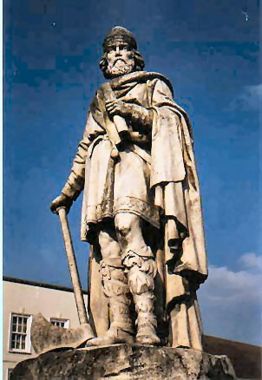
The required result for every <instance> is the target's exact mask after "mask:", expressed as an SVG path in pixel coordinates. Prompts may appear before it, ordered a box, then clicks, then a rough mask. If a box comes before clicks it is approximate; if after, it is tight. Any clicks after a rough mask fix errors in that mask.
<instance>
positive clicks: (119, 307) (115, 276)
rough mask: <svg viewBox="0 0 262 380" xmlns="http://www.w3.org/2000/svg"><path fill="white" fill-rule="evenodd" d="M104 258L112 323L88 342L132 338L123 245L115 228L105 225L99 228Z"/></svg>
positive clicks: (104, 281) (102, 266) (129, 340)
mask: <svg viewBox="0 0 262 380" xmlns="http://www.w3.org/2000/svg"><path fill="white" fill-rule="evenodd" d="M98 239H99V245H100V249H101V255H102V260H101V262H100V273H101V281H102V286H103V291H104V294H105V296H106V297H107V298H108V303H109V309H110V327H109V330H108V331H107V332H106V334H105V335H104V336H101V337H98V338H94V339H92V340H90V341H89V342H88V345H93V346H100V345H107V344H115V343H121V342H125V343H132V342H133V335H132V333H133V324H132V321H131V318H130V315H129V307H130V292H129V287H128V284H127V277H126V274H125V273H124V267H123V265H122V262H121V257H120V247H119V244H118V242H117V241H116V240H115V236H114V232H113V231H112V230H110V229H109V228H108V227H104V228H103V229H102V230H101V231H100V232H99V236H98Z"/></svg>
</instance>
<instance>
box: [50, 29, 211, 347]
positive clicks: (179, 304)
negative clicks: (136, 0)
mask: <svg viewBox="0 0 262 380" xmlns="http://www.w3.org/2000/svg"><path fill="white" fill-rule="evenodd" d="M103 49H104V54H103V56H102V59H101V61H100V68H101V70H102V71H103V74H104V76H105V78H106V79H108V80H109V81H108V82H106V83H105V84H103V85H102V86H101V87H100V88H99V89H98V91H97V93H96V95H95V97H94V99H93V101H92V104H91V106H90V110H89V113H88V117H87V122H86V127H85V131H84V135H83V139H82V140H81V141H80V143H79V146H78V150H77V153H76V156H75V158H74V161H73V166H72V169H71V172H70V174H69V177H68V179H67V181H66V184H65V186H64V187H63V189H62V192H61V195H59V196H58V197H57V198H56V199H55V200H54V201H53V202H52V204H51V210H52V211H53V212H57V210H58V209H59V207H65V208H66V210H67V212H68V211H69V209H70V207H71V205H72V203H73V201H75V200H76V199H77V197H78V195H79V194H80V192H81V191H83V207H82V223H81V239H82V240H83V241H86V242H89V243H90V247H91V248H90V261H89V284H90V285H89V292H90V294H89V316H90V319H91V321H92V327H93V329H94V331H95V332H96V334H97V337H95V338H93V339H91V340H90V341H89V342H88V343H89V344H90V345H93V346H99V345H106V344H116V343H120V342H126V343H132V342H134V341H135V342H137V343H140V344H150V345H159V344H162V345H169V346H172V347H190V348H194V349H200V350H201V349H202V344H201V336H202V328H201V319H200V312H199V307H198V301H197V296H196V291H197V289H198V287H199V285H200V284H201V283H203V282H204V281H205V279H206V278H207V262H206V252H205V243H204V233H203V223H202V213H201V200H200V193H199V183H198V177H197V172H196V166H195V159H194V152H193V137H192V129H191V125H190V121H189V119H188V116H187V114H186V112H185V111H184V110H183V109H182V108H181V107H180V106H178V105H177V104H176V103H175V101H174V100H173V90H172V85H171V83H170V82H169V80H168V79H167V78H166V77H164V76H163V75H161V74H158V73H154V72H146V71H144V70H143V69H144V60H143V57H142V56H141V54H140V53H139V52H138V50H137V43H136V40H135V38H134V36H133V34H132V33H131V32H129V31H128V30H127V29H125V28H122V27H114V28H113V29H112V30H111V31H110V32H109V33H108V35H107V36H106V37H105V40H104V43H103Z"/></svg>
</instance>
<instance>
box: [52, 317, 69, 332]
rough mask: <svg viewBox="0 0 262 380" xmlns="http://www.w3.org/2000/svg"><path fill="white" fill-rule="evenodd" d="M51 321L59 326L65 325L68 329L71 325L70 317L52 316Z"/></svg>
mask: <svg viewBox="0 0 262 380" xmlns="http://www.w3.org/2000/svg"><path fill="white" fill-rule="evenodd" d="M50 322H51V323H52V325H54V326H57V327H63V328H65V329H68V327H69V320H68V319H58V318H50Z"/></svg>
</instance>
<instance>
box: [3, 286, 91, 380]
mask: <svg viewBox="0 0 262 380" xmlns="http://www.w3.org/2000/svg"><path fill="white" fill-rule="evenodd" d="M3 292H4V323H3V328H4V331H3V345H4V346H3V359H4V363H3V364H4V365H3V370H4V377H3V379H4V380H6V379H7V370H8V368H14V367H15V365H16V364H17V363H18V362H19V361H21V360H25V359H29V358H30V357H31V356H32V355H33V354H34V351H33V348H32V347H31V354H25V353H13V352H10V350H9V344H10V342H9V337H10V320H11V313H18V314H29V315H34V314H37V313H39V312H40V313H42V314H43V316H44V317H45V318H46V319H47V320H48V321H49V320H50V318H59V319H60V318H61V319H68V320H69V328H75V327H78V326H79V321H78V316H77V311H76V306H75V301H74V294H73V292H70V291H65V290H57V289H49V288H44V287H40V286H35V285H27V284H21V283H16V282H12V281H4V282H3ZM84 299H85V302H87V296H86V295H84Z"/></svg>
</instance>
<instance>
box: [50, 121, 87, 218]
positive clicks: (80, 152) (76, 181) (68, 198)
mask: <svg viewBox="0 0 262 380" xmlns="http://www.w3.org/2000/svg"><path fill="white" fill-rule="evenodd" d="M92 120H93V118H92ZM92 120H91V115H90V116H89V117H88V120H87V123H86V128H85V132H84V135H83V138H82V140H81V141H80V143H79V144H78V148H77V152H76V155H75V158H74V160H73V165H72V168H71V171H70V174H69V176H68V178H67V181H66V183H65V185H64V187H63V189H62V191H61V194H60V195H59V196H58V197H56V198H55V199H54V200H53V202H52V203H51V206H50V209H51V211H52V212H54V213H57V209H58V208H59V207H65V208H66V210H67V212H68V211H69V209H70V207H71V205H72V203H73V201H75V200H76V199H77V197H78V196H79V194H80V193H81V191H82V190H83V188H84V182H85V161H86V156H87V150H88V146H89V145H90V139H89V134H88V130H89V124H90V122H92Z"/></svg>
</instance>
